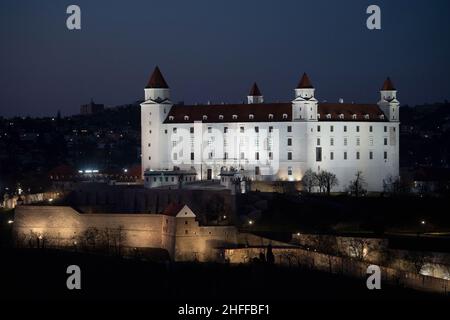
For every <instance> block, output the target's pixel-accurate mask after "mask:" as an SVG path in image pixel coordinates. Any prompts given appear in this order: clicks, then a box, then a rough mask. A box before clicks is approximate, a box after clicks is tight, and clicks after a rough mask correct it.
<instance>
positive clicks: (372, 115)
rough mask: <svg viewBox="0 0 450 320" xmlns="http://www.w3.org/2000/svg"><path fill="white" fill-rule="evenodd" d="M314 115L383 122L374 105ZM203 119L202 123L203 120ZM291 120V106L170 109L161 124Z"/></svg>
mask: <svg viewBox="0 0 450 320" xmlns="http://www.w3.org/2000/svg"><path fill="white" fill-rule="evenodd" d="M318 112H319V114H320V118H319V120H320V121H386V120H385V119H382V118H381V117H380V116H381V115H383V112H382V111H381V109H380V108H379V106H378V105H376V104H350V103H319V105H318ZM269 115H272V116H269ZM328 115H329V116H328ZM341 115H343V118H342V116H341ZM354 115H356V118H354ZM204 116H206V119H204V118H203V117H204ZM233 116H237V117H233ZM367 116H368V117H369V118H368V119H367V118H366V117H367ZM291 120H292V104H291V103H261V104H219V105H197V106H196V105H194V106H189V105H174V106H172V108H171V109H170V112H169V114H168V115H167V118H166V119H165V121H164V123H193V122H194V121H202V122H205V123H224V122H284V121H291Z"/></svg>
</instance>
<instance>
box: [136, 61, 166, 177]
mask: <svg viewBox="0 0 450 320" xmlns="http://www.w3.org/2000/svg"><path fill="white" fill-rule="evenodd" d="M144 93H145V101H144V102H142V103H141V162H142V174H144V173H145V171H148V170H150V169H156V170H158V169H162V168H161V164H162V163H164V162H165V161H166V158H167V152H168V150H167V148H166V146H165V145H164V143H162V141H164V139H162V137H163V134H164V132H162V131H163V129H162V124H163V122H164V120H165V119H166V117H167V115H168V113H169V111H170V108H171V107H172V102H171V101H170V89H169V86H168V85H167V82H166V80H165V79H164V77H163V75H162V73H161V71H160V70H159V68H158V67H156V68H155V69H154V71H153V73H152V75H151V77H150V80H149V81H148V83H147V86H146V87H145V89H144Z"/></svg>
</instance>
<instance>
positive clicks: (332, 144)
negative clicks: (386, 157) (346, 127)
mask: <svg viewBox="0 0 450 320" xmlns="http://www.w3.org/2000/svg"><path fill="white" fill-rule="evenodd" d="M320 141H321V140H320V138H317V145H318V146H320ZM383 144H384V145H385V146H387V145H388V138H387V137H384V138H383ZM287 145H288V146H290V145H292V139H291V138H288V141H287ZM347 145H348V138H347V137H344V146H347ZM356 145H357V146H360V145H361V139H360V138H359V137H357V138H356ZM369 145H370V146H373V137H369ZM330 146H334V138H330Z"/></svg>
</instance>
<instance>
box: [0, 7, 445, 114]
mask: <svg viewBox="0 0 450 320" xmlns="http://www.w3.org/2000/svg"><path fill="white" fill-rule="evenodd" d="M70 4H77V5H79V6H80V8H81V27H82V28H81V30H78V31H70V30H68V29H67V28H66V19H67V17H68V14H66V8H67V6H68V5H70ZM371 4H377V5H379V6H380V7H381V24H382V30H374V31H371V30H368V29H367V28H366V19H367V17H368V14H366V8H367V7H368V6H369V5H371ZM0 39H1V50H0V116H5V117H11V116H27V115H30V116H47V115H55V114H56V113H57V111H58V109H60V110H61V112H62V114H63V115H71V114H75V113H78V112H79V106H80V105H81V104H84V103H87V102H89V100H90V99H91V98H93V99H94V100H95V101H96V102H98V103H104V104H106V105H107V106H115V105H120V104H126V103H132V102H134V101H136V100H141V99H142V98H143V95H144V90H143V89H144V86H145V85H146V83H147V81H148V78H149V76H150V74H151V72H152V70H153V68H154V67H155V65H158V66H159V67H160V69H161V71H162V73H163V75H164V77H165V79H166V80H167V82H168V84H169V86H170V88H171V89H172V98H173V99H172V100H173V101H174V102H178V101H181V100H183V101H185V102H186V103H196V102H198V103H205V102H206V101H208V100H210V101H211V102H222V101H223V102H230V103H231V102H238V101H242V100H243V99H244V98H245V96H246V95H247V93H248V91H249V89H250V87H251V84H252V83H253V82H254V81H256V82H257V83H258V85H259V87H260V89H261V91H262V93H263V95H264V97H265V100H266V101H290V100H292V99H293V89H294V88H295V86H296V84H297V82H298V80H299V78H300V76H301V74H302V73H303V72H307V73H308V74H309V75H310V78H311V81H312V82H313V84H314V86H315V87H316V97H317V98H318V99H319V101H323V100H327V101H337V100H338V99H339V98H343V99H344V100H345V101H346V102H351V101H354V102H369V103H376V102H377V101H378V98H379V94H378V90H379V88H380V87H381V85H382V83H383V80H384V79H385V78H386V76H388V75H389V76H391V78H392V79H393V81H394V84H395V85H396V87H397V89H398V90H399V93H398V98H399V100H400V102H401V103H402V104H409V105H414V104H421V103H424V102H430V103H432V102H437V101H443V100H444V99H449V98H450V72H449V71H450V41H449V39H450V2H449V1H448V0H442V1H438V0H436V1H424V0H413V1H411V0H409V1H406V0H401V1H400V0H395V1H392V0H390V1H365V0H345V1H324V0H315V1H301V0H295V1H274V0H272V1H261V0H259V1H256V0H255V1H253V0H249V1H243V0H240V1H232V0H228V1H211V0H209V1H195V0H193V1H112V0H108V1H106V0H105V1H84V0H75V1H48V0H47V1H35V0H27V1H24V0H20V1H18V0H2V1H1V2H0Z"/></svg>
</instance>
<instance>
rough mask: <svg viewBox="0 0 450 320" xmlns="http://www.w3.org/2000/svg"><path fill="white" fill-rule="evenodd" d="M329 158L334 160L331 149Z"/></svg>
mask: <svg viewBox="0 0 450 320" xmlns="http://www.w3.org/2000/svg"><path fill="white" fill-rule="evenodd" d="M330 160H334V152H333V151H331V152H330Z"/></svg>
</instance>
